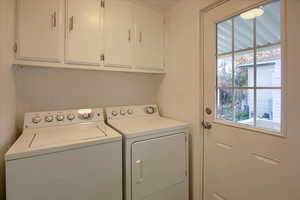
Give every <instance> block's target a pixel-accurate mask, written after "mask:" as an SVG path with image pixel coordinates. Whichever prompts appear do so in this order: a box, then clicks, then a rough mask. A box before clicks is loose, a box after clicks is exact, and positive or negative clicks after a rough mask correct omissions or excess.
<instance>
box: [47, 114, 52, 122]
mask: <svg viewBox="0 0 300 200" xmlns="http://www.w3.org/2000/svg"><path fill="white" fill-rule="evenodd" d="M45 121H46V122H52V121H53V115H47V116H46V117H45Z"/></svg>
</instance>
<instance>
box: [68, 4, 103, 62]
mask: <svg viewBox="0 0 300 200" xmlns="http://www.w3.org/2000/svg"><path fill="white" fill-rule="evenodd" d="M101 5H102V4H101V1H99V0H88V1H86V0H67V1H66V7H67V8H66V18H67V19H66V25H67V26H66V47H65V48H66V49H65V62H66V63H73V64H86V65H100V62H101V51H102V49H101V46H102V40H101V33H102V31H101V16H102V15H101V11H102V9H101Z"/></svg>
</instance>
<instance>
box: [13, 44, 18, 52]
mask: <svg viewBox="0 0 300 200" xmlns="http://www.w3.org/2000/svg"><path fill="white" fill-rule="evenodd" d="M13 50H14V52H15V53H17V51H18V44H17V43H15V44H14V46H13Z"/></svg>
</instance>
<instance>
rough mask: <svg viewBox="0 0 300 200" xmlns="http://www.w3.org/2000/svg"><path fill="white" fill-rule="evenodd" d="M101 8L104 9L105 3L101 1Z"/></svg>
mask: <svg viewBox="0 0 300 200" xmlns="http://www.w3.org/2000/svg"><path fill="white" fill-rule="evenodd" d="M100 4H101V8H105V1H104V0H101V3H100Z"/></svg>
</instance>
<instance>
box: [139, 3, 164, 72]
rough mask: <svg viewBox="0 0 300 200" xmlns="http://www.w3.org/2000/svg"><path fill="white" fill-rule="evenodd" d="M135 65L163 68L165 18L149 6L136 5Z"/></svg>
mask: <svg viewBox="0 0 300 200" xmlns="http://www.w3.org/2000/svg"><path fill="white" fill-rule="evenodd" d="M135 24H136V38H137V39H136V46H135V66H136V67H137V68H143V69H163V54H164V18H163V16H162V15H161V14H160V13H158V12H156V11H154V10H152V9H150V8H147V7H142V6H138V5H135Z"/></svg>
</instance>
